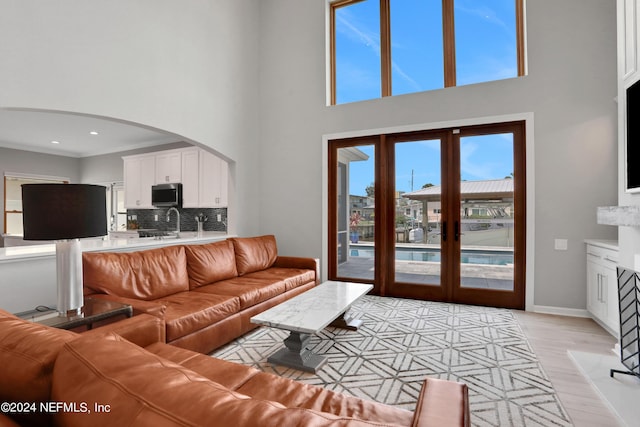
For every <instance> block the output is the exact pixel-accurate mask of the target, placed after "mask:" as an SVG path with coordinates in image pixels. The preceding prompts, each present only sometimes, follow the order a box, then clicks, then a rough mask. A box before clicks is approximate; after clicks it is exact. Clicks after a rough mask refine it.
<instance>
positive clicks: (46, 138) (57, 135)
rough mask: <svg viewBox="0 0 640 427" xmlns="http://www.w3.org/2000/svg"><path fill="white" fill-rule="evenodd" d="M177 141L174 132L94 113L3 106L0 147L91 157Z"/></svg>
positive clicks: (178, 138) (0, 122)
mask: <svg viewBox="0 0 640 427" xmlns="http://www.w3.org/2000/svg"><path fill="white" fill-rule="evenodd" d="M90 132H97V135H92V134H91V133H90ZM52 141H57V142H58V143H57V144H56V143H52ZM177 141H181V138H180V137H179V136H177V135H174V134H170V133H165V132H161V131H158V130H154V129H150V128H144V127H140V126H134V125H130V124H126V123H123V122H118V121H114V120H107V119H103V118H97V117H93V116H85V115H78V114H67V113H59V112H40V111H31V110H8V109H0V147H6V148H14V149H19V150H27V151H37V152H41V153H48V154H57V155H61V156H68V157H88V156H95V155H99V154H107V153H114V152H119V151H126V150H132V149H136V148H142V147H149V146H154V145H160V144H166V143H170V142H177Z"/></svg>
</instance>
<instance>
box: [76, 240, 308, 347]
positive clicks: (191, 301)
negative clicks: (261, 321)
mask: <svg viewBox="0 0 640 427" xmlns="http://www.w3.org/2000/svg"><path fill="white" fill-rule="evenodd" d="M83 276H84V277H83V279H84V291H85V296H91V297H95V298H104V299H109V300H113V301H119V302H122V303H126V304H130V305H131V306H132V307H133V311H134V315H136V314H141V313H147V314H152V315H154V316H157V317H158V318H160V319H163V320H164V322H165V326H166V338H167V343H170V344H173V345H175V346H178V347H182V348H186V349H189V350H194V351H197V352H200V353H210V352H211V351H212V350H214V349H216V348H218V347H220V346H222V345H224V344H226V343H228V342H230V341H232V340H234V339H235V338H237V337H239V336H241V335H242V334H244V333H246V332H248V331H250V330H251V329H254V328H256V327H257V325H254V324H252V323H251V322H250V321H249V319H250V318H251V317H253V316H255V315H256V314H258V313H260V312H262V311H264V310H266V309H268V308H270V307H273V306H274V305H277V304H279V303H281V302H283V301H285V300H287V299H290V298H292V297H293V296H295V295H298V294H300V293H302V292H304V291H306V290H308V289H311V288H312V287H314V286H315V285H316V284H317V283H318V280H319V267H318V260H316V259H314V258H302V257H285V256H278V250H277V245H276V239H275V237H274V236H272V235H269V236H259V237H244V238H230V239H227V240H224V241H220V242H215V243H209V244H192V245H176V246H168V247H163V248H159V249H151V250H143V251H137V252H128V253H116V252H85V253H84V254H83Z"/></svg>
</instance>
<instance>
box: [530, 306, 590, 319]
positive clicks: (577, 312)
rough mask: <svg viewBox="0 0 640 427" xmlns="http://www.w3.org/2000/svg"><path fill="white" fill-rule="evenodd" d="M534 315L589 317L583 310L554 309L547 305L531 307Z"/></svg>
mask: <svg viewBox="0 0 640 427" xmlns="http://www.w3.org/2000/svg"><path fill="white" fill-rule="evenodd" d="M531 311H533V312H534V313H543V314H559V315H561V316H571V317H591V315H590V314H589V312H588V311H587V310H584V309H579V308H565V307H554V306H549V305H534V306H533V310H531Z"/></svg>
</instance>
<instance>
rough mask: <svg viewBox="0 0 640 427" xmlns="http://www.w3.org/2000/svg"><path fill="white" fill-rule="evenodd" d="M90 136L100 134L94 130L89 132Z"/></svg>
mask: <svg viewBox="0 0 640 427" xmlns="http://www.w3.org/2000/svg"><path fill="white" fill-rule="evenodd" d="M89 134H91V135H98V132H96V131H95V130H92V131H91V132H89Z"/></svg>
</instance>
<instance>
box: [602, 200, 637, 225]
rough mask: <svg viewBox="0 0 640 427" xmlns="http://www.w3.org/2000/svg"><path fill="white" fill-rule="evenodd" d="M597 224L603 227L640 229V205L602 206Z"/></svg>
mask: <svg viewBox="0 0 640 427" xmlns="http://www.w3.org/2000/svg"><path fill="white" fill-rule="evenodd" d="M596 218H597V222H598V224H602V225H617V226H625V227H640V205H634V206H601V207H598V211H597V215H596Z"/></svg>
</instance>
